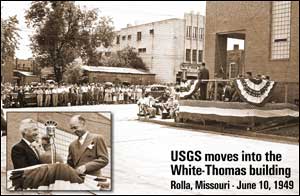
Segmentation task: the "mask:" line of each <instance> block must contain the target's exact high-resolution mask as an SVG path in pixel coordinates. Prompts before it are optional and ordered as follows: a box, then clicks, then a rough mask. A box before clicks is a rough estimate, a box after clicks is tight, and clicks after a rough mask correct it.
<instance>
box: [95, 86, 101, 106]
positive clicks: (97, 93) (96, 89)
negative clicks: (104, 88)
mask: <svg viewBox="0 0 300 196" xmlns="http://www.w3.org/2000/svg"><path fill="white" fill-rule="evenodd" d="M99 90H100V88H99V84H97V83H96V84H95V87H94V104H96V105H98V104H99Z"/></svg>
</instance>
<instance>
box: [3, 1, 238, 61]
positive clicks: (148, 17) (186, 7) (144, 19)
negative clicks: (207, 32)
mask: <svg viewBox="0 0 300 196" xmlns="http://www.w3.org/2000/svg"><path fill="white" fill-rule="evenodd" d="M30 3H31V2H30V1H1V18H4V19H6V18H8V17H9V16H13V15H17V18H18V20H19V26H18V27H19V29H20V32H19V34H20V37H21V38H20V40H19V49H18V50H17V51H16V57H17V58H20V59H26V58H30V57H32V53H31V49H30V39H29V37H30V35H31V34H32V33H33V30H31V29H29V28H27V26H26V24H25V19H24V16H25V10H26V9H29V7H30ZM75 3H76V4H77V5H79V6H81V7H82V8H83V7H84V6H86V8H87V9H93V8H98V9H99V10H100V14H99V15H100V16H110V17H112V19H113V21H114V26H115V29H116V30H118V29H120V28H124V27H126V25H127V24H132V25H135V24H143V23H148V22H153V21H159V20H164V19H168V18H183V17H184V13H185V12H191V11H193V12H194V13H197V12H199V13H200V14H201V15H205V6H206V2H205V1H76V2H75ZM235 43H239V44H241V45H240V48H242V49H243V44H242V43H241V42H240V41H235V40H228V48H227V49H229V50H231V49H232V48H233V44H235Z"/></svg>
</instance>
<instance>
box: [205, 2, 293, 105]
mask: <svg viewBox="0 0 300 196" xmlns="http://www.w3.org/2000/svg"><path fill="white" fill-rule="evenodd" d="M205 34H206V36H205V58H204V60H205V61H206V64H207V66H208V68H209V70H210V74H211V78H213V77H214V76H215V74H218V73H219V71H220V67H221V66H222V65H225V64H226V56H227V38H237V39H243V40H244V43H245V61H244V63H245V65H244V70H243V73H245V72H247V71H251V72H252V73H253V74H254V75H256V74H264V75H269V76H270V77H271V79H272V80H275V81H277V82H279V83H278V85H277V87H276V89H275V92H274V93H275V94H274V97H276V99H277V101H279V102H281V101H289V102H294V100H295V99H298V100H299V2H296V1H273V2H272V1H262V2H255V1H245V2H243V1H235V2H220V1H216V2H207V4H206V26H205Z"/></svg>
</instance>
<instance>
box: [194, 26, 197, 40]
mask: <svg viewBox="0 0 300 196" xmlns="http://www.w3.org/2000/svg"><path fill="white" fill-rule="evenodd" d="M197 35H198V28H197V27H194V30H193V39H197Z"/></svg>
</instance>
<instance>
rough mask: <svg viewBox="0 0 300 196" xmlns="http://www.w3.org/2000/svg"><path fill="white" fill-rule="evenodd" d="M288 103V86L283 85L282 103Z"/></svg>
mask: <svg viewBox="0 0 300 196" xmlns="http://www.w3.org/2000/svg"><path fill="white" fill-rule="evenodd" d="M287 102H288V84H287V83H285V84H284V103H287Z"/></svg>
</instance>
